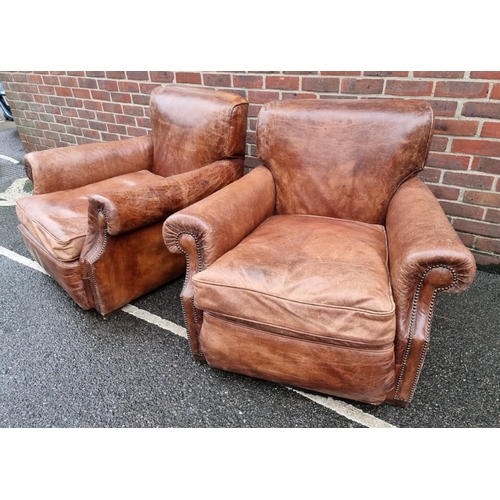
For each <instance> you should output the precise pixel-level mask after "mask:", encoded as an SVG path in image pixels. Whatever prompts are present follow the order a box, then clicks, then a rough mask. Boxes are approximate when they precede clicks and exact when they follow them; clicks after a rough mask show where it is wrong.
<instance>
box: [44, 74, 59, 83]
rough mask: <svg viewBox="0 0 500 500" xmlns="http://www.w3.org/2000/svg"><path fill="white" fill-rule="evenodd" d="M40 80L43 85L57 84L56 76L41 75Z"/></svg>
mask: <svg viewBox="0 0 500 500" xmlns="http://www.w3.org/2000/svg"><path fill="white" fill-rule="evenodd" d="M42 80H43V83H44V84H45V85H59V77H58V76H52V75H46V76H43V77H42Z"/></svg>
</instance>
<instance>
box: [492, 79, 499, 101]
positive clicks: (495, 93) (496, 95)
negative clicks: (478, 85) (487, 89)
mask: <svg viewBox="0 0 500 500" xmlns="http://www.w3.org/2000/svg"><path fill="white" fill-rule="evenodd" d="M490 99H500V83H495V85H493V88H492V89H491V95H490Z"/></svg>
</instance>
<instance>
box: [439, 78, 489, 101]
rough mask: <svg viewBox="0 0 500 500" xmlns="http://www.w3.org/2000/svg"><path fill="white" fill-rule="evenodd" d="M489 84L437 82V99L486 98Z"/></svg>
mask: <svg viewBox="0 0 500 500" xmlns="http://www.w3.org/2000/svg"><path fill="white" fill-rule="evenodd" d="M488 90H489V84H488V83H486V82H485V83H483V82H437V83H436V90H435V91H434V96H435V97H478V98H480V97H486V96H487V95H488Z"/></svg>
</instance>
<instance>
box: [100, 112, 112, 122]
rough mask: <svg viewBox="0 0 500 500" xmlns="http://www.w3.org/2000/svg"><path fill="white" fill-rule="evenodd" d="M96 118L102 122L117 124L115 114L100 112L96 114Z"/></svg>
mask: <svg viewBox="0 0 500 500" xmlns="http://www.w3.org/2000/svg"><path fill="white" fill-rule="evenodd" d="M96 118H97V119H98V120H99V121H100V122H109V123H115V115H114V114H113V113H104V112H98V113H96Z"/></svg>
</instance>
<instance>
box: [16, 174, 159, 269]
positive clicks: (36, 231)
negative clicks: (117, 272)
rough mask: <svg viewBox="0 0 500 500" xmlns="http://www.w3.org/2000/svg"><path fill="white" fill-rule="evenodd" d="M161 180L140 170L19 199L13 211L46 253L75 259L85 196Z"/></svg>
mask: <svg viewBox="0 0 500 500" xmlns="http://www.w3.org/2000/svg"><path fill="white" fill-rule="evenodd" d="M161 179H163V177H161V176H158V175H156V174H153V173H152V172H150V171H148V170H140V171H138V172H132V173H129V174H124V175H119V176H116V177H113V178H111V179H106V180H103V181H100V182H96V183H93V184H88V185H86V186H83V187H79V188H75V189H68V190H67V191H57V192H53V193H46V194H38V195H33V196H28V197H26V198H21V199H20V200H18V201H17V203H16V212H17V216H18V219H19V221H20V222H21V224H22V225H23V226H24V227H25V229H26V230H27V231H28V232H29V233H30V234H31V236H33V237H34V238H35V240H37V241H38V242H39V243H40V244H41V246H43V247H44V248H45V250H46V251H47V252H48V253H49V254H51V255H52V256H53V257H55V258H56V259H58V260H60V261H63V262H69V261H73V260H76V259H78V258H79V256H80V253H81V251H82V248H83V243H84V241H85V237H86V236H87V224H88V198H89V196H91V195H92V194H96V193H99V194H105V193H106V192H109V191H116V190H117V189H120V188H122V187H127V186H138V185H145V184H151V183H153V182H155V181H158V180H161Z"/></svg>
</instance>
